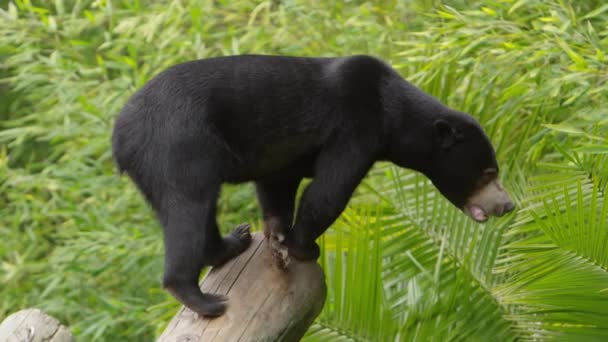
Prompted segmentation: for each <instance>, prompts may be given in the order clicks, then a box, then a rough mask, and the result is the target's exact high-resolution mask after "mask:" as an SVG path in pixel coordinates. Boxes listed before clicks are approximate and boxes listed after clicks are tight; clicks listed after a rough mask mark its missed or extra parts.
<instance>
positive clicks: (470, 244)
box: [0, 0, 608, 341]
mask: <svg viewBox="0 0 608 342" xmlns="http://www.w3.org/2000/svg"><path fill="white" fill-rule="evenodd" d="M0 8H1V10H0V236H1V241H0V261H1V264H0V319H2V318H4V317H5V316H6V315H8V314H10V313H11V312H14V311H17V310H19V309H21V308H25V307H30V306H37V307H40V308H42V309H44V310H46V311H47V312H49V313H51V314H53V315H55V316H57V317H58V318H59V319H60V320H61V321H63V322H64V323H66V324H68V325H69V326H70V328H71V330H72V331H73V332H74V333H75V334H76V335H77V337H79V338H80V339H82V340H100V341H101V340H108V341H116V340H129V341H140V340H141V341H148V340H151V339H153V338H154V337H155V336H158V334H159V333H160V332H161V331H162V329H163V328H164V326H165V325H166V324H167V322H168V320H169V319H170V318H171V317H172V315H173V314H174V313H175V311H176V309H177V308H178V304H177V302H176V301H175V300H173V299H172V298H171V297H170V296H169V295H168V294H167V293H165V292H164V291H163V290H161V286H160V279H161V274H162V240H161V235H160V230H159V227H158V224H157V223H156V222H155V221H154V219H153V216H152V215H151V212H150V210H149V208H148V207H147V206H146V205H145V203H144V202H143V200H142V198H141V196H140V195H139V194H138V193H137V192H136V190H135V188H134V187H133V185H132V184H130V183H129V181H128V180H127V179H126V178H124V177H122V178H121V177H118V176H117V174H116V172H115V170H114V166H113V164H112V160H111V155H110V151H109V140H110V139H109V137H110V132H111V128H112V123H113V119H114V116H115V115H116V113H117V112H118V111H119V110H120V108H121V106H122V105H123V104H124V102H125V101H126V99H127V98H128V96H129V95H130V94H132V93H133V92H134V91H135V90H136V89H137V88H138V87H140V86H141V85H143V84H144V83H145V82H146V81H147V80H148V79H150V78H151V77H153V76H154V75H155V74H156V73H158V72H159V71H160V70H162V69H163V68H166V67H168V66H170V65H172V64H175V63H178V62H182V61H186V60H191V59H196V58H204V57H208V56H218V55H229V54H240V53H266V54H287V55H305V56H338V55H349V54H360V53H365V54H371V55H375V56H379V57H381V58H383V59H385V60H386V61H388V62H389V63H391V64H392V65H393V66H394V67H395V68H396V69H397V70H398V71H399V72H400V73H401V74H402V75H404V77H406V78H407V79H409V80H410V81H412V82H413V83H415V84H417V85H418V86H420V87H421V88H422V89H424V90H426V91H427V92H429V93H431V94H433V95H434V96H436V97H438V98H440V99H441V100H442V101H444V102H445V103H447V104H448V105H450V106H452V107H455V108H458V109H460V110H463V111H467V112H469V113H471V114H472V115H474V116H475V117H476V118H477V119H479V121H480V122H481V123H482V125H483V126H484V128H485V129H486V130H487V132H488V134H489V136H490V137H491V139H492V141H493V142H494V144H495V146H496V148H497V154H498V159H499V163H500V165H501V169H502V175H501V176H502V178H503V180H504V183H505V184H506V187H507V188H508V189H509V190H510V192H511V193H512V195H513V197H514V199H515V201H516V202H517V206H518V210H517V212H516V213H515V214H512V215H509V216H508V217H504V218H501V219H493V220H491V221H490V222H488V223H487V224H483V225H477V224H474V223H472V222H471V221H470V220H468V219H467V218H465V217H464V216H463V215H462V214H460V213H459V212H458V211H457V210H455V209H454V208H452V207H451V206H450V205H449V204H448V203H447V202H446V201H445V200H444V199H443V198H442V197H440V196H439V195H438V193H437V192H436V191H435V190H434V188H433V187H432V186H430V184H429V182H428V181H427V180H426V179H425V178H424V177H423V176H421V175H419V174H416V173H413V172H411V171H407V170H400V169H397V168H395V167H393V166H391V165H389V164H381V163H380V164H378V165H376V167H375V168H374V169H373V170H372V171H371V172H370V174H369V176H368V177H367V178H366V180H365V181H364V183H363V184H362V185H361V186H360V187H359V189H358V191H357V193H356V194H355V196H354V197H353V199H352V200H351V203H350V205H349V207H348V209H347V210H346V211H345V212H344V214H343V215H342V217H341V218H340V219H339V220H338V222H336V223H335V224H334V226H333V227H332V229H330V231H329V232H328V233H327V234H326V235H325V236H324V237H322V238H321V239H320V243H321V244H322V245H323V255H322V258H321V259H320V262H321V263H322V265H323V267H324V269H325V271H326V274H327V283H328V287H329V296H328V301H327V303H326V305H325V308H324V311H323V313H322V314H321V316H320V317H319V318H318V319H317V321H316V323H315V324H314V325H313V326H312V327H311V328H310V330H309V332H308V334H307V337H306V338H305V340H306V341H346V340H370V341H389V340H408V341H411V340H419V341H427V340H428V341H431V340H436V341H452V340H453V341H458V340H492V341H511V340H540V341H545V340H566V341H606V340H608V200H607V199H606V190H607V184H608V138H607V136H608V134H607V127H608V62H607V60H608V56H606V54H607V53H608V5H607V4H606V3H605V2H604V1H603V0H586V1H566V0H548V1H540V0H486V1H479V0H455V1H439V0H405V1H396V0H394V1H391V0H387V1H358V0H353V1H348V2H332V1H320V0H284V1H263V2H257V1H249V0H230V1H229V0H216V1H211V0H207V1H194V0H179V1H178V0H172V1H144V0H139V1H126V0H124V1H119V0H114V1H110V0H96V1H91V0H88V1H85V0H82V1H80V0H55V1H34V0H15V1H6V0H1V1H0ZM220 208H221V214H220V222H221V225H222V227H223V228H224V229H225V230H228V229H230V228H231V227H232V226H233V225H234V224H236V223H239V222H243V221H249V222H253V223H257V224H258V225H259V216H260V215H259V210H258V207H257V204H256V202H255V200H254V195H253V189H252V187H251V186H250V185H242V186H231V187H225V188H224V190H223V193H222V198H221V201H220Z"/></svg>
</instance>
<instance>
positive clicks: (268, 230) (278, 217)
mask: <svg viewBox="0 0 608 342" xmlns="http://www.w3.org/2000/svg"><path fill="white" fill-rule="evenodd" d="M300 181H301V178H299V177H298V178H294V179H290V180H273V179H267V180H260V181H257V182H256V184H255V185H256V192H257V195H258V201H259V202H260V206H261V207H262V216H263V218H264V235H265V236H266V239H267V240H268V246H269V247H270V249H271V253H272V256H273V258H274V259H275V261H276V263H277V264H278V265H279V267H281V268H285V267H287V265H288V264H289V254H288V251H287V248H286V247H285V245H284V244H283V242H284V240H285V236H286V234H287V231H288V230H289V229H290V228H291V225H292V224H293V214H294V213H293V211H294V206H295V197H296V192H297V191H298V185H299V184H300Z"/></svg>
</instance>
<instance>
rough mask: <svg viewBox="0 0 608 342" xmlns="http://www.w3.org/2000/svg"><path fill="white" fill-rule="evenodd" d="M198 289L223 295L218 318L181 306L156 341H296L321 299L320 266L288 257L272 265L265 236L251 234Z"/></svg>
mask: <svg viewBox="0 0 608 342" xmlns="http://www.w3.org/2000/svg"><path fill="white" fill-rule="evenodd" d="M200 286H201V290H202V291H203V292H206V293H217V294H222V295H225V296H227V297H228V309H227V311H226V313H225V314H224V315H222V316H220V317H218V318H213V319H207V318H203V317H199V316H198V315H197V314H195V313H193V312H192V311H190V310H189V309H186V308H184V307H182V308H181V309H180V310H179V311H178V313H177V314H176V315H175V317H174V318H173V320H172V321H171V322H170V323H169V325H168V326H167V328H166V330H165V331H164V332H163V334H162V335H161V336H160V338H159V341H160V342H178V341H179V342H198V341H201V342H203V341H204V342H208V341H298V340H300V338H301V337H302V336H303V335H304V333H305V332H306V330H307V329H308V327H309V326H310V325H311V324H312V322H313V321H314V319H315V318H316V317H317V316H318V315H319V313H320V312H321V310H322V308H323V304H324V303H325V295H326V286H325V277H324V275H323V270H322V269H321V267H320V266H319V264H317V263H316V262H299V261H296V260H293V259H292V260H291V262H290V263H289V265H288V266H287V268H286V269H281V268H280V267H278V266H276V264H275V260H274V259H273V257H272V251H271V250H270V247H269V244H268V242H267V240H266V239H265V238H264V235H263V234H261V233H256V234H253V239H252V243H251V246H250V247H249V249H247V250H246V251H245V252H243V253H242V254H241V255H240V256H238V257H237V258H235V259H234V260H231V261H230V262H228V263H226V264H225V265H223V266H221V267H219V268H213V269H211V271H210V272H209V273H207V275H206V276H205V278H204V279H203V281H202V282H201V285H200Z"/></svg>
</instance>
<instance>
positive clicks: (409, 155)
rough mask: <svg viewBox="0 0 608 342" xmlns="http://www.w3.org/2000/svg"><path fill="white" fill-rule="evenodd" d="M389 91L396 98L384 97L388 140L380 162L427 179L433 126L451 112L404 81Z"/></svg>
mask: <svg viewBox="0 0 608 342" xmlns="http://www.w3.org/2000/svg"><path fill="white" fill-rule="evenodd" d="M391 88H392V90H391V91H390V94H392V95H393V96H394V94H399V96H397V97H393V98H392V99H391V98H389V97H384V98H383V100H384V110H385V114H386V115H385V118H386V120H385V132H386V134H387V136H389V137H390V138H389V139H388V140H387V142H386V146H385V148H384V153H383V155H384V158H383V159H384V160H387V161H390V162H393V163H395V164H397V165H398V166H400V167H404V168H408V169H412V170H415V171H418V172H421V173H423V174H424V175H426V176H429V172H430V170H431V168H432V162H433V140H434V135H433V123H434V122H435V121H436V120H437V119H442V118H446V117H448V116H450V115H451V110H450V109H449V108H448V107H447V106H445V105H444V104H442V103H441V102H439V100H437V99H436V98H434V97H433V96H431V95H429V94H427V93H425V92H423V91H422V90H420V89H418V88H417V87H415V86H414V85H412V84H410V83H409V82H407V81H405V80H403V79H400V80H395V82H394V83H393V84H392V85H391ZM383 95H384V94H383ZM386 95H389V94H386Z"/></svg>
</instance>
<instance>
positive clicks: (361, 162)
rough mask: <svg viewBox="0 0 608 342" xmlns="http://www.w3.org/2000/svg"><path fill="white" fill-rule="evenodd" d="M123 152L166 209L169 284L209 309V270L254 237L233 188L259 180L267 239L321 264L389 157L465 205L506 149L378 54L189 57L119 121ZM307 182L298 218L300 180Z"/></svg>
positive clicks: (159, 207)
mask: <svg viewBox="0 0 608 342" xmlns="http://www.w3.org/2000/svg"><path fill="white" fill-rule="evenodd" d="M112 142H113V153H114V157H115V159H116V162H117V163H118V166H119V168H120V169H121V170H123V171H125V172H126V173H128V175H129V176H130V177H131V178H132V179H133V181H134V182H135V183H136V184H137V186H138V188H139V189H140V190H141V192H142V193H143V195H144V196H145V197H146V199H147V201H148V202H149V203H150V205H151V206H152V207H153V209H154V210H155V212H156V213H157V215H158V218H159V220H160V222H161V223H162V225H163V227H164V234H165V253H166V256H165V260H166V264H165V277H164V285H165V287H166V288H167V289H168V290H169V291H170V292H171V293H172V294H173V295H174V296H175V297H177V298H178V299H179V300H180V301H181V302H182V303H184V304H185V305H186V306H187V307H189V308H190V309H192V310H193V311H195V312H198V313H200V314H201V315H206V316H215V315H220V314H221V313H222V312H223V311H224V309H225V305H224V303H223V298H221V297H215V296H211V295H209V294H202V293H201V292H200V290H199V289H198V286H197V280H198V276H199V274H200V270H201V268H202V267H203V266H206V265H217V264H220V263H222V262H224V261H226V260H228V259H229V258H232V257H234V256H236V255H237V254H238V253H240V252H241V251H243V250H244V249H245V248H246V247H247V245H248V244H249V239H250V237H249V234H248V232H245V231H244V229H243V227H239V228H237V229H236V230H235V232H233V234H231V235H230V236H228V237H226V238H223V239H222V237H221V236H220V234H219V231H218V227H217V223H216V219H215V215H216V200H217V197H218V193H219V191H220V186H221V184H222V183H225V182H231V183H240V182H246V181H254V182H256V189H257V192H258V198H259V201H260V204H261V207H262V210H263V215H264V221H265V225H266V228H265V230H266V233H267V234H270V233H271V232H274V233H277V232H283V233H285V234H286V239H285V241H284V243H285V244H286V246H287V248H288V250H289V253H290V254H291V255H293V256H295V257H296V258H299V259H315V258H317V257H318V255H319V248H318V246H317V244H316V243H315V240H316V239H317V238H318V237H319V236H320V235H321V234H322V233H323V232H324V231H325V230H326V229H327V228H328V227H329V226H330V225H331V224H332V223H333V222H334V221H335V219H336V218H337V217H338V216H339V215H340V213H341V212H342V210H343V209H344V207H345V206H346V204H347V202H348V200H349V198H350V196H351V194H352V192H353V191H354V189H355V188H356V187H357V185H358V184H359V183H360V181H361V179H362V178H363V177H364V176H365V174H366V173H367V171H368V170H369V169H370V168H371V166H372V165H373V164H374V162H375V161H377V160H389V161H392V162H394V163H395V164H397V165H399V166H402V167H406V168H411V169H414V170H417V171H420V172H422V173H424V174H425V175H426V176H428V177H429V178H430V179H431V180H432V181H433V183H434V184H435V185H436V186H437V187H438V189H439V190H440V191H441V192H442V193H443V194H444V195H445V196H446V197H447V198H448V199H449V200H450V201H451V202H452V203H453V204H454V205H456V206H458V207H460V208H462V206H463V205H464V203H465V201H466V199H467V197H468V196H469V195H470V194H471V193H472V191H473V190H474V187H475V184H476V182H477V181H478V180H479V178H480V177H481V174H482V172H483V170H484V169H485V168H489V167H494V168H497V167H496V160H495V156H494V150H493V148H492V146H491V144H490V142H489V140H488V138H487V137H486V135H485V134H484V133H483V131H482V129H481V128H480V126H479V125H478V124H477V122H476V121H475V120H473V119H472V118H471V117H470V116H468V115H466V114H463V113H460V112H457V111H455V110H452V109H450V108H448V107H446V106H444V105H443V104H441V103H440V102H439V101H437V100H436V99H435V98H433V97H431V96H429V95H427V94H425V93H424V92H422V91H421V90H419V89H418V88H416V87H414V86H413V85H411V84H410V83H408V82H406V81H405V80H404V79H403V78H401V77H400V76H399V75H398V74H397V73H396V72H395V71H394V70H393V69H392V68H390V67H389V66H388V65H386V64H384V63H383V62H381V61H380V60H378V59H375V58H372V57H368V56H353V57H345V58H299V57H278V56H233V57H222V58H212V59H206V60H199V61H193V62H188V63H184V64H180V65H176V66H173V67H171V68H169V69H168V70H166V71H164V72H162V73H161V74H159V75H158V76H157V77H155V78H154V79H153V80H151V81H150V82H148V83H147V84H146V85H145V86H144V87H143V88H142V89H140V90H139V91H138V92H137V93H136V94H135V95H133V97H132V98H131V99H130V100H129V101H128V103H127V104H126V105H125V107H124V109H123V110H122V112H121V113H120V115H119V116H118V118H117V120H116V125H115V129H114V134H113V137H112ZM304 177H312V178H313V181H312V182H311V183H310V185H309V186H308V187H307V188H306V189H305V191H304V194H303V195H302V198H301V201H300V205H299V208H298V210H297V212H296V217H295V221H294V219H293V216H294V200H295V193H296V189H297V187H298V184H299V183H300V181H301V180H302V178H304Z"/></svg>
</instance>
